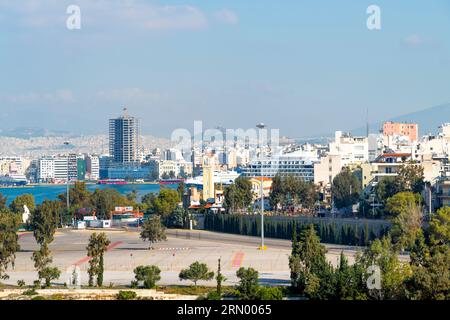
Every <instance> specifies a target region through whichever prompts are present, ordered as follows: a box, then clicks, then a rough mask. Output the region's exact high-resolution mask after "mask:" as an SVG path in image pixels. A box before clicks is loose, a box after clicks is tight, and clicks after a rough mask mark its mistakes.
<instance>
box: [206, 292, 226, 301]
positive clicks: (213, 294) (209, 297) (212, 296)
mask: <svg viewBox="0 0 450 320" xmlns="http://www.w3.org/2000/svg"><path fill="white" fill-rule="evenodd" d="M205 300H222V297H221V296H220V294H219V293H218V292H217V291H216V290H214V291H211V292H209V293H208V294H207V295H206V297H205Z"/></svg>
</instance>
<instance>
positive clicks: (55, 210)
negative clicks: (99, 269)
mask: <svg viewBox="0 0 450 320" xmlns="http://www.w3.org/2000/svg"><path fill="white" fill-rule="evenodd" d="M60 214H61V203H60V202H58V201H50V200H45V201H44V202H43V203H42V204H41V205H39V206H37V207H36V209H35V211H34V212H33V214H32V215H31V219H30V227H31V229H32V230H33V235H34V238H35V239H36V242H37V243H38V245H39V250H37V251H34V252H33V255H32V257H31V258H32V260H33V261H34V267H35V268H36V270H37V271H38V277H39V281H42V279H45V280H46V284H47V283H48V282H47V279H48V276H49V274H55V273H52V272H49V269H48V268H49V264H50V263H52V261H53V259H52V257H51V252H50V250H49V248H48V246H49V244H50V243H52V242H53V239H54V238H53V237H54V234H55V232H56V228H57V226H58V223H59V220H60V217H61V215H60ZM50 271H52V270H50Z"/></svg>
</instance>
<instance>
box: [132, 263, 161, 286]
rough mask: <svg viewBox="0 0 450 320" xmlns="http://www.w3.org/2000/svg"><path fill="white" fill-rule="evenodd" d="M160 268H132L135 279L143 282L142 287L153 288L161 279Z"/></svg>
mask: <svg viewBox="0 0 450 320" xmlns="http://www.w3.org/2000/svg"><path fill="white" fill-rule="evenodd" d="M160 273H161V270H160V269H159V268H158V267H157V266H138V267H136V268H135V269H134V274H135V276H134V277H135V279H136V281H138V283H139V282H141V281H142V282H143V285H144V288H146V289H153V288H154V287H155V286H156V282H158V281H159V280H161V276H160Z"/></svg>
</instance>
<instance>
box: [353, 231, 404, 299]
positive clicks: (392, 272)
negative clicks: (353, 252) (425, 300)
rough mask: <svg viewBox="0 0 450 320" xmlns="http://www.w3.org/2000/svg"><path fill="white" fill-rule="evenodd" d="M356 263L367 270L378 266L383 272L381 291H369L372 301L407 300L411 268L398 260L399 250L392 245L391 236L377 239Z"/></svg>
mask: <svg viewBox="0 0 450 320" xmlns="http://www.w3.org/2000/svg"><path fill="white" fill-rule="evenodd" d="M356 263H360V264H362V266H363V267H364V268H365V269H367V268H368V267H369V266H372V265H376V266H378V267H379V268H380V271H381V275H382V277H381V290H377V289H373V290H369V291H368V296H369V297H370V298H372V299H384V300H400V299H405V298H406V288H405V281H406V280H407V279H408V278H409V277H410V275H411V268H410V265H409V264H408V263H407V262H401V261H400V260H399V258H398V250H397V249H396V248H395V246H394V245H393V244H392V241H391V238H390V236H386V237H383V238H382V239H376V240H374V241H373V242H372V244H371V245H370V246H369V247H368V248H367V249H366V250H365V251H364V254H363V255H362V256H361V258H360V259H359V260H357V261H356Z"/></svg>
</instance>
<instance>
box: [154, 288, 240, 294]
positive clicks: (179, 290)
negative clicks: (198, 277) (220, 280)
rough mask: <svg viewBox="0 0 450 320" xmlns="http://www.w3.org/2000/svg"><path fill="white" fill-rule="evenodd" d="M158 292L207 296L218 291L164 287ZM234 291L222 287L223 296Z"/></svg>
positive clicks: (213, 289)
mask: <svg viewBox="0 0 450 320" xmlns="http://www.w3.org/2000/svg"><path fill="white" fill-rule="evenodd" d="M156 290H158V291H162V292H164V293H167V294H180V295H195V296H198V295H207V294H208V293H210V292H212V291H216V287H205V286H197V287H194V286H163V287H158V288H156ZM233 291H234V288H233V287H226V286H225V287H222V292H223V294H228V293H231V292H233Z"/></svg>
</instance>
